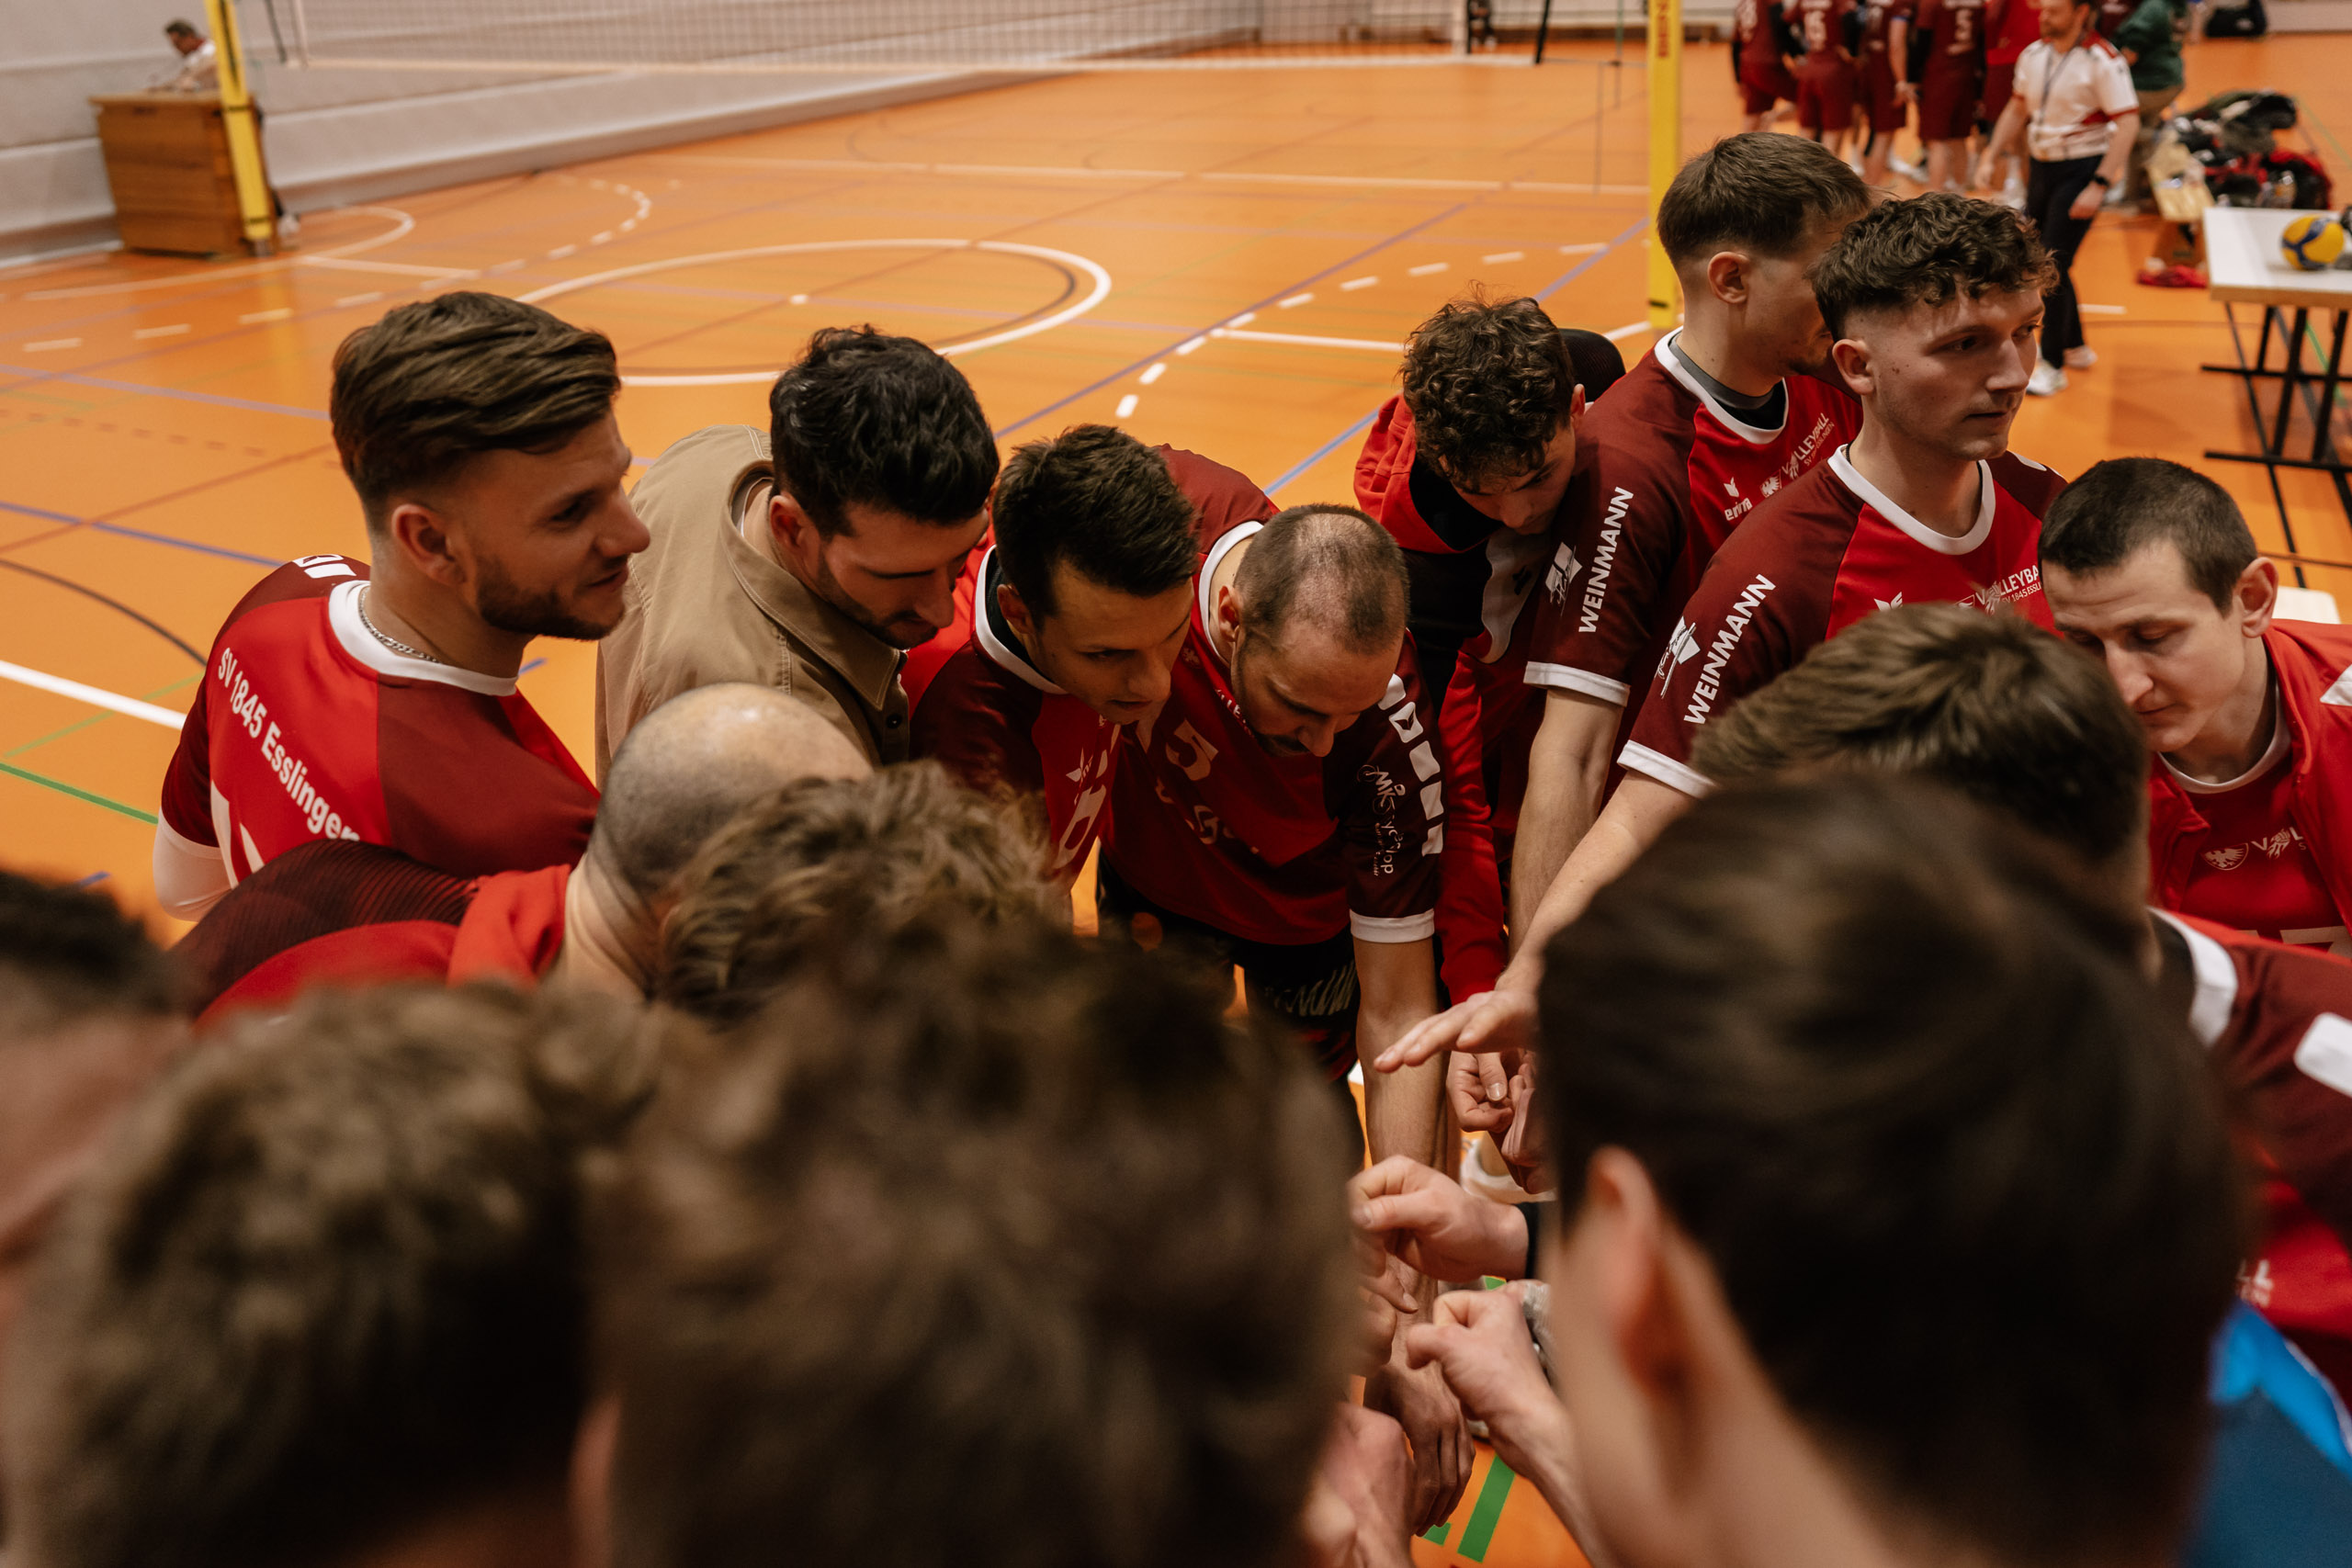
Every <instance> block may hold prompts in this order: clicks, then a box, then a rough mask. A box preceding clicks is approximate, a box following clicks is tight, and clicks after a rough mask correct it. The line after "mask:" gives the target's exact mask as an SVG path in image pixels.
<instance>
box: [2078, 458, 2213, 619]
mask: <svg viewBox="0 0 2352 1568" xmlns="http://www.w3.org/2000/svg"><path fill="white" fill-rule="evenodd" d="M2160 541H2169V542H2170V543H2171V544H2172V546H2173V547H2174V548H2176V549H2177V550H2178V551H2179V552H2180V558H2181V561H2182V563H2183V564H2184V565H2185V566H2187V567H2188V580H2189V581H2191V582H2193V583H2195V584H2196V585H2197V587H2198V589H2199V592H2202V593H2204V595H2205V596H2206V597H2207V598H2209V599H2211V600H2212V601H2213V605H2214V608H2216V609H2220V610H2226V609H2228V608H2229V605H2230V599H2231V595H2232V594H2233V592H2235V590H2236V588H2237V582H2238V579H2239V577H2241V576H2242V575H2244V573H2245V569H2246V568H2247V567H2250V566H2252V565H2253V564H2254V561H2255V556H2256V549H2255V545H2254V534H2253V532H2252V531H2251V530H2249V529H2248V528H2247V527H2246V525H2245V515H2244V514H2243V513H2240V512H2239V511H2238V503H2237V502H2234V501H2233V500H2231V499H2230V492H2229V491H2225V490H2223V489H2222V487H2221V486H2220V485H2218V484H2216V483H2214V482H2213V481H2212V480H2211V479H2208V478H2206V477H2205V476H2204V475H2203V474H2200V473H2199V472H2198V471H2197V470H2196V469H2194V468H2185V467H2183V466H2182V465H2181V464H2178V463H2175V462H2170V461H2167V460H2166V459H2165V458H2163V457H2109V459H2107V461H2105V462H2103V463H2094V464H2092V465H2091V467H2090V468H2089V470H2088V471H2087V472H2086V473H2085V474H2084V475H2083V477H2082V478H2081V479H2076V480H2075V482H2074V483H2073V484H2071V485H2068V486H2067V487H2066V490H2065V493H2064V494H2062V495H2061V496H2059V498H2058V499H2057V500H2056V501H2055V502H2052V503H2051V507H2050V515H2049V517H2048V518H2047V519H2045V520H2044V521H2043V523H2042V525H2041V560H2042V564H2043V565H2044V566H2054V567H2056V568H2058V570H2061V571H2064V572H2066V573H2068V574H2070V575H2073V576H2081V575H2083V574H2084V573H2086V572H2098V571H2105V570H2109V568H2111V567H2117V566H2120V565H2122V564H2123V562H2124V560H2125V559H2126V558H2128V557H2131V556H2132V555H2135V554H2137V553H2138V552H2139V551H2141V550H2142V549H2143V548H2145V547H2148V546H2150V545H2153V544H2156V543H2158V542H2160Z"/></svg>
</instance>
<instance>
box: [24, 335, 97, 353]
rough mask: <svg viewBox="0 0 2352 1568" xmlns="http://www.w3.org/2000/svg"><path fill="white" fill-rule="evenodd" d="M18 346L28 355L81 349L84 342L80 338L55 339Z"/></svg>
mask: <svg viewBox="0 0 2352 1568" xmlns="http://www.w3.org/2000/svg"><path fill="white" fill-rule="evenodd" d="M81 346H82V340H81V339H80V338H78V337H53V338H50V339H48V340H47V341H46V342H42V343H20V344H17V347H18V348H20V349H22V350H23V351H24V352H25V353H27V354H41V353H45V352H47V351H48V350H50V349H52V348H79V347H81Z"/></svg>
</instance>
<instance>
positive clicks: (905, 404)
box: [768, 327, 997, 537]
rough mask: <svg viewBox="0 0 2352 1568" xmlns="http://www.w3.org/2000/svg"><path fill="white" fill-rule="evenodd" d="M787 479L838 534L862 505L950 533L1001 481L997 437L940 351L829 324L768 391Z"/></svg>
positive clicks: (779, 469)
mask: <svg viewBox="0 0 2352 1568" xmlns="http://www.w3.org/2000/svg"><path fill="white" fill-rule="evenodd" d="M768 438H769V441H770V444H771V446H773V448H774V451H775V471H776V481H777V483H778V484H780V485H781V486H782V487H783V488H784V489H785V490H786V491H788V492H789V493H790V494H791V496H792V498H793V499H794V500H795V501H797V502H799V503H800V507H801V510H802V511H804V512H806V513H808V514H809V520H810V521H811V522H813V523H814V524H816V525H817V531H818V532H819V533H820V534H822V535H825V536H828V537H831V536H832V535H835V534H838V533H840V532H841V531H842V529H844V528H846V527H848V526H849V515H848V512H847V509H848V508H849V507H851V506H862V507H866V508H870V509H872V510H874V511H876V512H887V513H895V514H897V515H899V516H900V517H910V518H912V519H913V520H914V521H916V522H918V523H929V524H934V525H938V526H940V527H948V526H952V525H956V524H960V523H965V522H968V521H969V520H970V519H972V518H973V517H975V516H978V513H979V510H980V508H981V507H982V506H984V505H986V504H987V502H988V499H989V486H990V485H991V484H993V483H995V482H996V470H997V455H996V437H995V436H993V435H991V434H989V422H988V419H987V416H986V415H984V414H982V413H981V412H980V400H979V399H978V398H977V397H974V396H973V395H972V385H971V383H970V382H968V381H967V380H965V379H964V373H963V372H962V371H960V370H958V369H956V367H954V366H953V365H950V364H949V363H948V362H947V361H946V360H945V359H944V358H942V357H941V356H940V355H939V354H938V353H937V352H936V351H935V350H933V348H932V347H931V346H930V345H929V344H922V343H918V342H916V341H915V340H914V339H913V338H910V337H892V336H889V335H888V334H887V333H877V332H876V331H875V330H874V329H873V328H872V327H827V328H825V329H824V330H822V331H821V332H819V333H817V334H816V335H815V336H813V337H811V338H810V339H809V352H808V353H807V354H805V355H801V358H800V363H798V364H797V365H795V366H794V367H792V368H791V369H789V370H786V372H785V373H784V374H783V375H781V376H779V377H777V378H776V382H775V387H774V388H773V389H770V390H769V392H768Z"/></svg>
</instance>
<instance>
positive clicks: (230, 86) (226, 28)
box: [204, 0, 277, 256]
mask: <svg viewBox="0 0 2352 1568" xmlns="http://www.w3.org/2000/svg"><path fill="white" fill-rule="evenodd" d="M204 9H205V13H206V15H207V16H208V17H209V19H210V20H211V23H212V51H213V53H214V54H215V55H216V56H217V57H218V58H219V62H220V124H221V129H222V130H226V131H227V132H228V136H229V169H230V172H231V174H232V175H234V176H235V179H236V182H237V217H238V220H239V221H241V222H242V223H243V226H244V231H245V243H246V244H248V245H251V246H252V247H253V252H254V254H255V255H257V256H266V255H268V254H270V253H271V252H272V251H273V250H275V249H276V248H277V220H276V219H275V218H274V217H273V216H272V215H271V212H270V200H269V181H268V179H267V178H266V176H265V175H263V173H262V167H261V130H260V128H259V126H258V125H257V124H256V123H255V121H254V96H253V93H252V92H251V91H250V90H249V89H248V88H247V87H246V85H245V45H244V40H243V39H241V38H239V37H238V36H237V7H236V5H235V0H204Z"/></svg>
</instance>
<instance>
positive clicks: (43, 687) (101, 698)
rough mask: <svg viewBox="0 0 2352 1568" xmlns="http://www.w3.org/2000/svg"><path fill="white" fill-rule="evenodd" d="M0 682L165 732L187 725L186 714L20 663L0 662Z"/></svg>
mask: <svg viewBox="0 0 2352 1568" xmlns="http://www.w3.org/2000/svg"><path fill="white" fill-rule="evenodd" d="M0 681H14V682H17V684H18V685H20V686H30V687H32V688H34V689H35V690H36V691H42V692H51V693H54V694H57V695H58V696H61V697H72V698H73V699H74V701H75V702H77V703H88V704H89V705H91V706H92V707H101V708H107V709H110V710H111V711H113V712H115V713H119V714H122V715H125V716H128V717H130V718H143V719H145V720H146V721H147V722H148V723H150V724H160V725H162V726H163V727H164V728H166V729H177V728H180V726H181V725H183V724H185V723H187V715H186V714H184V713H174V712H173V711H172V710H171V709H169V708H164V707H157V706H156V705H154V704H153V703H142V702H141V701H140V700H139V699H138V698H137V697H126V696H121V695H119V694H116V693H113V692H108V691H104V690H101V689H100V688H98V687H96V686H85V685H84V684H82V682H79V681H69V680H67V679H66V678H65V677H64V676H62V675H45V674H43V673H42V672H41V671H38V670H28V669H26V668H25V667H24V666H23V665H21V664H10V663H8V662H6V660H0Z"/></svg>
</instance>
